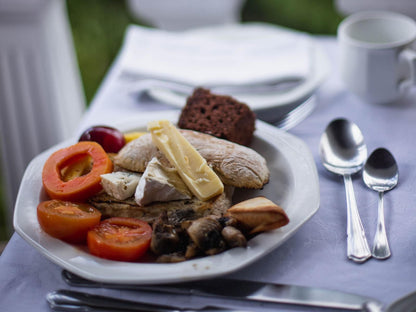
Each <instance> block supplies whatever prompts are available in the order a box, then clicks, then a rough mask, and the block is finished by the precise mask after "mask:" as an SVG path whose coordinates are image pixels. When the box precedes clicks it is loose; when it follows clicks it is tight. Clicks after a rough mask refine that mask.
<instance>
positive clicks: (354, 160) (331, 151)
mask: <svg viewBox="0 0 416 312" xmlns="http://www.w3.org/2000/svg"><path fill="white" fill-rule="evenodd" d="M320 155H321V159H322V163H323V165H324V167H325V168H326V169H327V170H328V171H331V172H333V173H336V174H339V175H345V174H354V173H356V172H358V171H360V170H361V169H362V167H363V166H364V162H365V160H366V158H367V146H366V145H365V142H364V137H363V135H362V133H361V131H360V129H359V128H358V126H357V125H356V124H354V123H352V122H350V121H348V120H346V119H335V120H334V121H332V122H331V123H330V124H329V125H328V126H327V128H326V130H325V132H324V133H323V135H322V137H321V142H320Z"/></svg>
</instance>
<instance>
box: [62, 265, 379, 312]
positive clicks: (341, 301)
mask: <svg viewBox="0 0 416 312" xmlns="http://www.w3.org/2000/svg"><path fill="white" fill-rule="evenodd" d="M62 277H63V280H64V281H65V282H66V283H67V284H68V285H70V286H74V287H90V288H113V289H126V290H140V291H146V292H157V293H169V294H180V295H194V296H204V297H221V298H232V299H240V300H249V301H258V302H272V303H283V304H294V305H303V306H310V307H323V308H333V309H346V310H354V311H360V310H362V309H363V306H364V304H365V303H368V302H373V303H375V304H377V305H381V303H380V302H378V301H377V300H375V299H373V298H370V297H366V296H361V295H358V294H352V293H346V292H342V291H337V290H332V289H324V288H316V287H308V286H298V285H286V284H275V283H262V282H255V281H247V280H234V279H215V280H204V281H198V282H186V283H180V284H163V285H131V284H116V283H102V282H95V281H91V280H87V279H84V278H82V277H80V276H78V275H75V274H73V273H71V272H69V271H66V270H64V271H62Z"/></svg>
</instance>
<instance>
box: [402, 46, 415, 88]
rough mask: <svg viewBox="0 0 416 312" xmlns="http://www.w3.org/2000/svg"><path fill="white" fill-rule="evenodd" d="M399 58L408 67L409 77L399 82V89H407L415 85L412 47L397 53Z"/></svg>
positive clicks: (413, 51)
mask: <svg viewBox="0 0 416 312" xmlns="http://www.w3.org/2000/svg"><path fill="white" fill-rule="evenodd" d="M399 59H400V61H401V62H403V63H404V64H405V65H407V66H408V67H409V73H410V75H409V76H410V77H409V78H408V79H405V80H403V81H401V82H400V89H402V90H403V89H407V88H409V87H411V86H413V85H416V51H415V50H412V49H409V48H408V49H404V50H403V51H402V52H400V54H399Z"/></svg>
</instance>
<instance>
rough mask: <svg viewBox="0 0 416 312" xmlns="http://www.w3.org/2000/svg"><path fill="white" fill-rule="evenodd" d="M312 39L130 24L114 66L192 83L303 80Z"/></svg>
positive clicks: (261, 28)
mask: <svg viewBox="0 0 416 312" xmlns="http://www.w3.org/2000/svg"><path fill="white" fill-rule="evenodd" d="M311 51H312V42H311V38H310V37H309V36H308V35H307V34H305V33H301V32H296V31H292V30H288V29H285V28H281V27H278V26H274V25H268V24H262V23H248V24H233V25H225V26H214V27H209V28H200V29H195V30H188V31H183V32H168V31H163V30H158V29H151V28H145V27H140V26H137V25H131V26H129V27H128V29H127V31H126V35H125V39H124V44H123V46H122V49H121V51H120V54H119V62H120V65H121V69H122V71H124V72H127V73H132V74H137V75H139V76H145V77H157V78H164V79H169V80H174V81H180V82H184V83H189V84H193V85H219V84H248V83H253V82H257V83H258V82H263V81H270V80H279V79H285V78H305V77H307V76H308V75H309V73H310V67H311V62H312V60H311Z"/></svg>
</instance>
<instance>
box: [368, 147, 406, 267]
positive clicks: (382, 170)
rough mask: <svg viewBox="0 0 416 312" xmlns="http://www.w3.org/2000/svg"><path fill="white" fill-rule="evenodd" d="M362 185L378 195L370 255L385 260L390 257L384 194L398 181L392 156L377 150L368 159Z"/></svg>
mask: <svg viewBox="0 0 416 312" xmlns="http://www.w3.org/2000/svg"><path fill="white" fill-rule="evenodd" d="M363 180H364V183H365V184H366V185H367V186H368V187H369V188H370V189H372V190H375V191H377V192H378V194H379V199H378V217H377V230H376V235H375V237H374V244H373V249H372V255H373V257H374V258H377V259H387V258H389V257H390V255H391V251H390V246H389V242H388V240H387V233H386V227H385V222H384V200H383V198H384V192H386V191H389V190H391V189H392V188H394V187H395V186H396V185H397V183H398V180H399V169H398V167H397V163H396V160H395V159H394V157H393V155H392V154H391V153H390V152H389V151H388V150H387V149H385V148H378V149H376V150H375V151H374V152H372V153H371V155H370V156H369V157H368V159H367V161H366V163H365V165H364V171H363Z"/></svg>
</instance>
